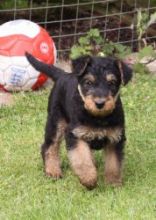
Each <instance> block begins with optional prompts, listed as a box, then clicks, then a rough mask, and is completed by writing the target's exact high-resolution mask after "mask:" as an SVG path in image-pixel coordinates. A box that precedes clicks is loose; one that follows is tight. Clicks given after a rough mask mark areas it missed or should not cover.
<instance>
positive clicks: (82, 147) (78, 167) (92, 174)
mask: <svg viewBox="0 0 156 220" xmlns="http://www.w3.org/2000/svg"><path fill="white" fill-rule="evenodd" d="M68 156H69V160H70V163H71V166H72V168H73V170H74V172H75V174H76V175H77V176H78V177H79V179H80V182H81V183H82V184H83V185H84V186H86V187H87V188H89V189H92V188H94V187H95V186H96V183H97V173H96V168H95V165H94V163H93V158H92V152H91V150H90V149H89V146H88V144H87V143H86V142H84V141H82V140H79V141H78V143H77V145H76V146H75V148H74V149H72V150H69V152H68Z"/></svg>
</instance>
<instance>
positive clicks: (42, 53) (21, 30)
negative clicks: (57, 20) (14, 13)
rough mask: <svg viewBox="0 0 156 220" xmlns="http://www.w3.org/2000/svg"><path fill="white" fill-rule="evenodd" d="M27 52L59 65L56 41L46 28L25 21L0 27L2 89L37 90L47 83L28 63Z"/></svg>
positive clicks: (0, 80)
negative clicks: (57, 62)
mask: <svg viewBox="0 0 156 220" xmlns="http://www.w3.org/2000/svg"><path fill="white" fill-rule="evenodd" d="M26 51H27V52H29V53H31V54H32V55H34V56H35V57H36V58H37V59H39V60H41V61H43V62H45V63H47V64H54V63H55V62H56V49H55V45H54V42H53V40H52V38H51V37H50V36H49V34H48V33H47V31H46V30H45V29H44V28H42V27H40V26H39V25H37V24H36V23H33V22H31V21H29V20H23V19H20V20H14V21H10V22H6V23H4V24H3V25H0V89H2V90H4V91H28V90H35V89H38V88H39V87H41V86H42V85H43V84H44V83H45V82H46V81H47V76H45V75H44V74H43V73H40V72H38V71H36V70H35V69H34V68H33V67H32V66H31V65H30V64H29V62H28V61H27V59H26V57H25V52H26Z"/></svg>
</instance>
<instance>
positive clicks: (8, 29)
mask: <svg viewBox="0 0 156 220" xmlns="http://www.w3.org/2000/svg"><path fill="white" fill-rule="evenodd" d="M39 31H40V30H39V26H38V25H37V24H35V23H33V22H31V21H29V20H25V19H18V20H14V21H9V22H6V23H4V24H2V25H0V37H6V36H8V35H15V34H16V35H17V34H19V35H20V34H23V35H25V36H27V37H29V38H34V37H35V36H36V35H37V34H39Z"/></svg>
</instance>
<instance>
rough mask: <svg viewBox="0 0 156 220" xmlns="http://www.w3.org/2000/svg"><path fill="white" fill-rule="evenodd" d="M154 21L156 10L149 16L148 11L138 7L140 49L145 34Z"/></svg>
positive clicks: (155, 20)
mask: <svg viewBox="0 0 156 220" xmlns="http://www.w3.org/2000/svg"><path fill="white" fill-rule="evenodd" d="M154 22H156V12H155V13H153V14H151V15H150V16H149V14H148V13H147V12H142V10H141V9H138V11H137V25H136V28H137V35H138V43H139V49H141V41H142V38H143V35H144V34H145V33H146V32H147V29H148V28H149V26H150V25H151V24H153V23H154ZM145 44H146V43H145Z"/></svg>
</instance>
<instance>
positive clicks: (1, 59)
mask: <svg viewBox="0 0 156 220" xmlns="http://www.w3.org/2000/svg"><path fill="white" fill-rule="evenodd" d="M10 65H11V59H10V57H8V56H3V55H0V70H5V69H7V68H8V66H10Z"/></svg>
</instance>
